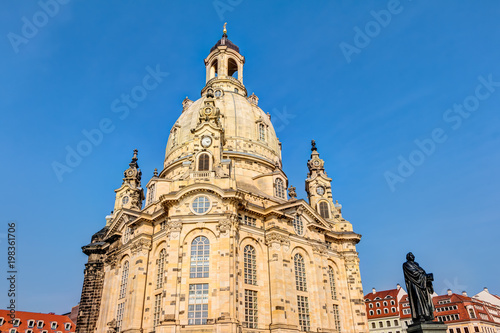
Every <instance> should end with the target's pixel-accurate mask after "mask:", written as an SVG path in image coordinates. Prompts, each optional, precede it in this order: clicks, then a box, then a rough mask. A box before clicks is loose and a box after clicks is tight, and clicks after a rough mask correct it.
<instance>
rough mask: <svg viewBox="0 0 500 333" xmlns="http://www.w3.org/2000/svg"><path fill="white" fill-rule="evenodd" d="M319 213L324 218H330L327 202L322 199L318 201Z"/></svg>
mask: <svg viewBox="0 0 500 333" xmlns="http://www.w3.org/2000/svg"><path fill="white" fill-rule="evenodd" d="M319 215H321V217H323V218H325V219H329V218H330V212H329V211H328V203H326V202H324V201H322V202H320V203H319Z"/></svg>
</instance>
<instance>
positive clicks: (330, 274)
mask: <svg viewBox="0 0 500 333" xmlns="http://www.w3.org/2000/svg"><path fill="white" fill-rule="evenodd" d="M328 278H329V279H330V291H331V292H332V299H337V287H336V286H335V273H334V272H333V268H332V267H331V266H328ZM372 312H373V311H372Z"/></svg>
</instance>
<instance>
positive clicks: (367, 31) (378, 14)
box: [339, 0, 411, 64]
mask: <svg viewBox="0 0 500 333" xmlns="http://www.w3.org/2000/svg"><path fill="white" fill-rule="evenodd" d="M408 1H411V0H408ZM386 8H387V9H381V10H379V11H374V10H372V11H370V15H371V16H372V18H373V20H370V21H368V22H367V23H366V24H365V26H364V29H361V28H360V27H358V26H355V27H354V28H353V30H354V38H353V44H354V45H353V44H349V43H346V42H342V43H340V44H339V47H340V50H341V51H342V54H343V55H344V58H345V60H346V61H347V63H348V64H350V63H351V61H352V58H351V57H352V56H353V55H354V54H360V53H361V50H363V49H364V48H365V47H367V46H368V45H370V43H371V41H372V40H373V39H374V38H375V37H377V36H378V35H380V33H381V32H382V28H386V27H387V26H388V25H389V24H390V23H391V21H392V18H393V17H394V16H396V15H399V14H401V13H402V12H403V9H404V7H403V5H401V2H400V1H399V0H389V1H388V2H387V5H386Z"/></svg>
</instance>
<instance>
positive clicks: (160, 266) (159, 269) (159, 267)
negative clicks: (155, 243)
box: [156, 249, 167, 288]
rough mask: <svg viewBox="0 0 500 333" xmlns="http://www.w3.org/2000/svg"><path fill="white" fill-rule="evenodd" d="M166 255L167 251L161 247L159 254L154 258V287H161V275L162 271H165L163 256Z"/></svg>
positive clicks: (162, 274)
mask: <svg viewBox="0 0 500 333" xmlns="http://www.w3.org/2000/svg"><path fill="white" fill-rule="evenodd" d="M166 255H167V251H166V250H165V249H162V250H161V251H160V255H159V256H158V259H157V260H156V266H157V271H156V288H161V287H163V276H164V271H165V257H166Z"/></svg>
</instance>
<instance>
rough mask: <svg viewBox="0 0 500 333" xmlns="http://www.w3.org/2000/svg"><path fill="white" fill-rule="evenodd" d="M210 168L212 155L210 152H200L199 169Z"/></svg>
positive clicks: (206, 169) (205, 169)
mask: <svg viewBox="0 0 500 333" xmlns="http://www.w3.org/2000/svg"><path fill="white" fill-rule="evenodd" d="M208 170H210V156H209V155H208V154H200V156H199V157H198V171H208Z"/></svg>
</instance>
